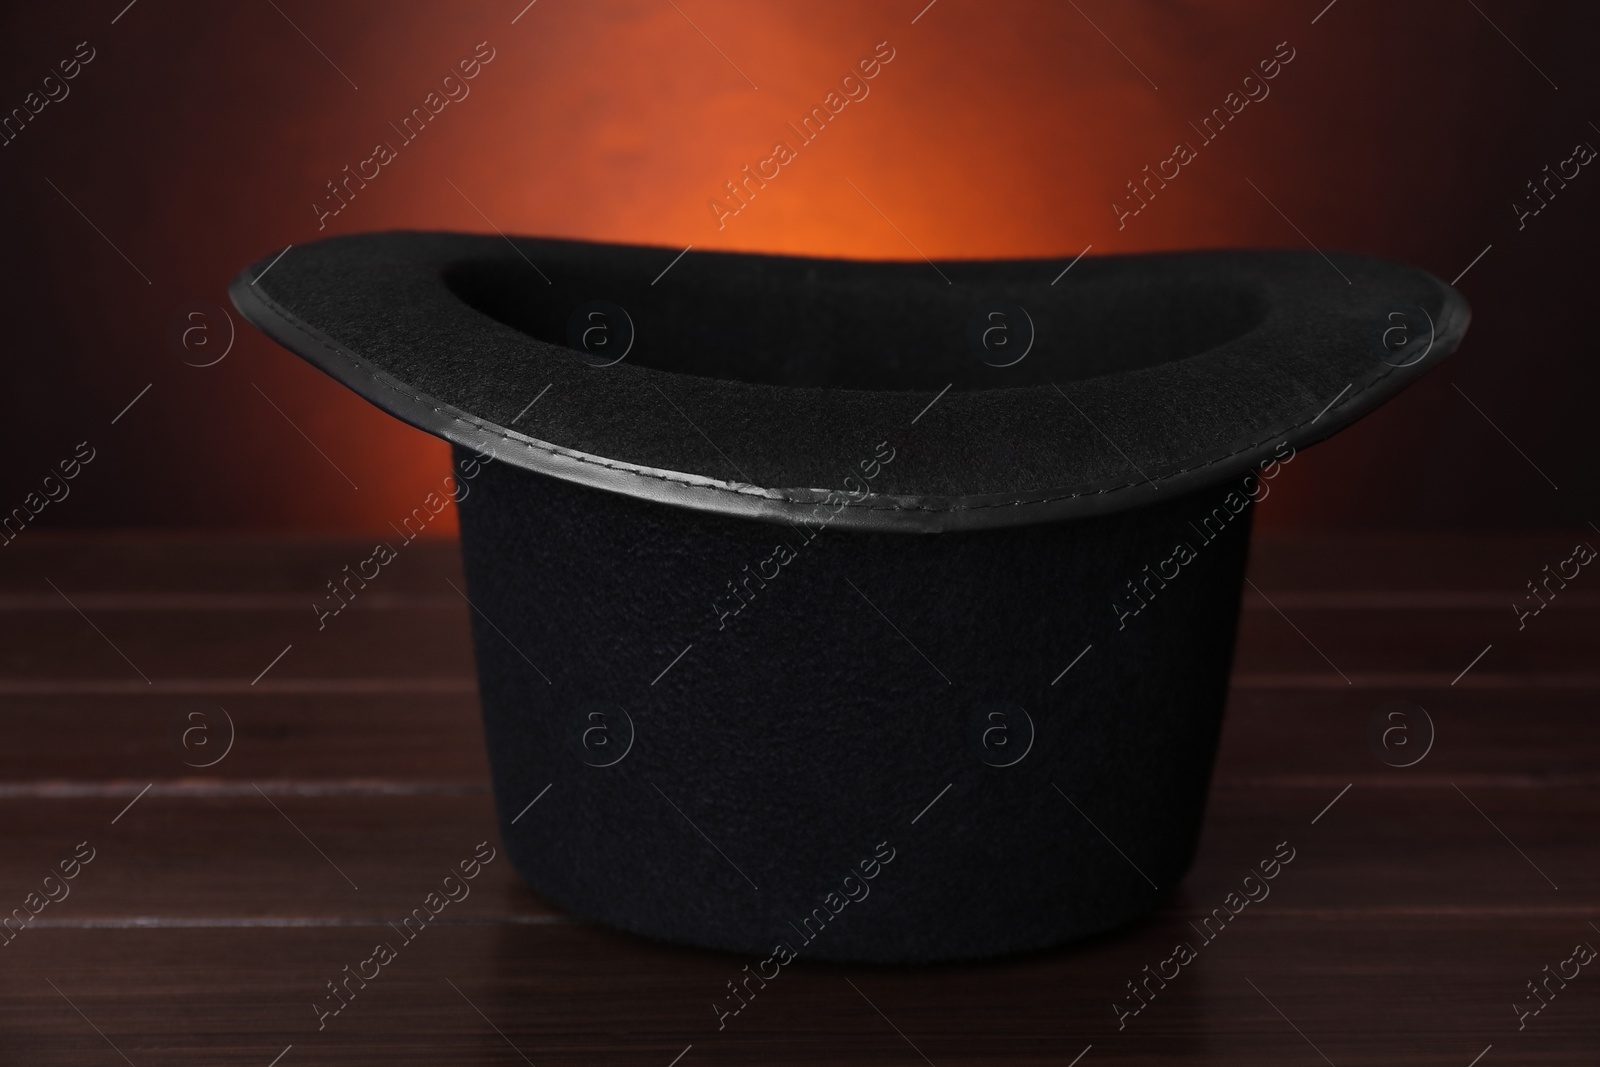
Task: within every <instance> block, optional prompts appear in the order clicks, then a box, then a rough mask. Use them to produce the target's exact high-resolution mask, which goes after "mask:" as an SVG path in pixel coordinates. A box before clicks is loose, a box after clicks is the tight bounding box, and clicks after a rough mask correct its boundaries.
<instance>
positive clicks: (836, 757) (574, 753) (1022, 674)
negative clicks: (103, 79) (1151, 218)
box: [230, 233, 1467, 996]
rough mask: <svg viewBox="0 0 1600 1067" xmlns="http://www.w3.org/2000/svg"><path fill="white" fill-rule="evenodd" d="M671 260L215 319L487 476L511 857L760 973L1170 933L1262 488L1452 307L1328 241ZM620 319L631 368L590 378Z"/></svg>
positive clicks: (265, 278)
mask: <svg viewBox="0 0 1600 1067" xmlns="http://www.w3.org/2000/svg"><path fill="white" fill-rule="evenodd" d="M674 254H675V250H670V249H659V248H639V247H627V246H612V245H597V244H588V243H583V242H570V241H548V240H534V239H515V240H513V239H499V238H493V237H479V236H471V235H463V234H437V233H391V234H371V235H364V236H357V237H342V238H336V239H331V240H327V241H322V242H318V243H316V244H313V245H308V246H302V247H297V248H295V249H292V250H291V251H290V253H288V254H285V255H284V256H283V257H282V258H281V259H280V260H278V261H276V262H275V263H270V267H271V269H270V270H268V269H267V268H268V266H269V261H268V260H263V261H262V262H261V263H258V264H257V265H255V266H254V267H252V268H251V269H249V270H246V271H245V272H244V273H242V274H241V275H240V276H239V277H238V278H237V279H235V281H234V283H233V286H232V288H231V290H230V292H231V294H232V296H233V298H234V302H235V304H236V305H237V306H238V307H239V309H240V310H241V311H242V312H243V313H244V314H245V315H246V316H247V317H248V318H249V319H250V320H251V321H252V322H255V323H256V324H257V325H259V326H261V327H262V329H264V330H265V331H266V332H267V333H269V334H270V335H271V336H273V337H274V338H276V339H278V340H279V341H281V342H282V343H283V344H285V345H286V346H288V347H289V348H291V349H293V350H294V351H295V352H297V353H298V354H300V355H301V356H303V357H305V358H306V359H307V360H309V361H311V362H312V363H314V364H316V365H317V366H319V367H321V368H323V369H324V370H325V371H327V372H328V373H330V374H332V375H333V376H334V377H336V378H338V379H339V380H340V381H343V382H345V383H346V384H348V385H349V386H351V387H352V388H353V389H355V390H356V391H358V392H359V393H360V394H361V395H363V396H365V397H366V398H367V399H369V400H371V401H372V402H373V403H375V404H377V405H379V406H380V407H382V408H384V409H385V410H387V411H390V412H392V413H393V414H395V415H397V416H398V417H400V418H402V419H405V420H407V421H409V422H411V423H412V424H413V425H416V426H419V427H421V428H423V429H426V430H428V431H430V432H432V433H435V434H437V435H439V436H442V437H444V438H446V439H447V440H450V441H452V442H454V443H455V445H456V458H457V462H458V470H459V471H460V472H461V474H462V475H463V476H462V477H460V478H458V479H457V480H456V488H457V490H459V495H458V497H457V499H458V504H459V507H460V511H461V537H462V555H463V561H464V566H465V569H466V575H467V581H468V586H469V590H468V591H469V596H470V598H471V600H472V604H473V608H474V611H473V613H472V626H473V639H474V648H475V653H476V657H477V664H478V675H479V686H480V692H481V696H482V702H483V714H484V723H485V733H486V737H487V741H488V747H489V757H490V763H491V767H492V770H493V773H494V781H495V802H496V808H497V811H498V814H499V819H500V826H501V833H502V836H503V838H504V841H505V844H506V849H507V852H508V854H509V856H510V858H511V860H512V862H513V863H514V864H515V865H516V867H517V869H518V870H519V871H520V872H522V874H523V875H524V877H526V878H527V880H528V881H529V882H530V883H531V884H532V885H533V886H534V887H535V888H536V889H537V890H538V891H539V892H540V893H542V894H543V895H544V896H546V897H547V898H549V899H550V900H552V901H554V902H556V903H558V904H561V905H563V906H565V907H567V908H570V909H571V910H572V911H574V912H576V913H578V914H580V915H584V916H587V917H590V918H592V919H596V920H599V921H602V922H606V923H610V924H612V925H614V926H617V927H619V928H621V929H625V930H631V931H634V932H637V933H640V934H645V935H647V936H651V937H656V938H661V939H665V940H669V941H675V942H681V943H684V944H691V945H700V946H706V947H711V948H720V949H727V950H732V951H736V952H739V953H743V954H746V955H747V956H748V957H749V962H751V963H752V964H760V962H761V961H766V960H771V959H772V958H773V956H774V954H775V953H776V954H778V955H780V956H782V955H783V954H784V950H786V951H787V953H788V954H790V955H792V957H793V958H806V959H834V960H856V961H873V962H883V963H904V962H926V961H933V960H947V959H963V958H975V957H984V956H995V955H1001V954H1006V953H1012V952H1019V951H1026V950H1032V949H1039V948H1044V947H1048V946H1051V945H1056V944H1061V943H1063V942H1067V941H1071V940H1074V939H1078V938H1082V937H1085V936H1088V935H1090V934H1094V933H1097V932H1100V931H1104V930H1108V929H1111V928H1113V927H1116V926H1118V925H1120V924H1122V923H1126V922H1128V921H1130V920H1131V919H1133V918H1134V917H1136V916H1138V915H1140V914H1142V913H1144V912H1146V911H1147V910H1149V909H1150V908H1151V907H1153V906H1154V905H1155V904H1156V903H1157V902H1158V901H1159V900H1160V899H1161V898H1162V897H1163V896H1164V895H1165V894H1166V893H1168V892H1170V891H1171V890H1172V889H1173V887H1174V886H1175V885H1176V884H1177V882H1178V881H1179V879H1180V878H1181V877H1182V875H1183V873H1184V871H1185V870H1186V869H1187V867H1188V864H1189V861H1190V858H1191V856H1192V854H1193V852H1194V848H1195V843H1196V838H1197V835H1198V833H1199V828H1200V823H1201V816H1202V812H1203V807H1204V802H1205V796H1206V787H1207V783H1208V780H1209V776H1210V771H1211V763H1212V758H1213V755H1214V751H1215V746H1216V740H1217V734H1218V729H1219V725H1220V721H1221V715H1222V707H1223V701H1224V697H1225V694H1226V689H1227V677H1228V669H1229V665H1230V660H1231V657H1232V647H1233V637H1234V632H1235V627H1236V623H1237V613H1238V602H1239V587H1240V580H1241V577H1242V574H1243V568H1244V561H1245V551H1246V546H1247V543H1248V536H1249V524H1250V521H1251V499H1252V498H1254V497H1257V496H1258V495H1259V494H1260V493H1262V492H1263V491H1264V490H1263V485H1264V484H1265V482H1266V481H1267V480H1269V479H1270V478H1271V477H1273V476H1274V475H1275V473H1276V470H1277V467H1276V466H1275V464H1276V463H1277V462H1278V461H1282V462H1288V460H1289V458H1290V457H1292V456H1293V454H1294V450H1296V449H1298V448H1301V447H1304V446H1305V445H1306V444H1309V443H1311V442H1314V441H1316V440H1320V439H1321V438H1323V437H1326V436H1327V435H1329V434H1331V433H1333V432H1335V431H1336V430H1337V429H1339V428H1340V427H1342V426H1344V425H1347V424H1348V423H1349V422H1350V421H1351V420H1353V419H1355V418H1357V417H1359V416H1360V415H1361V414H1363V413H1365V412H1366V411H1369V410H1371V409H1372V408H1373V407H1375V406H1376V405H1377V404H1379V403H1381V402H1382V400H1383V399H1384V398H1386V397H1388V396H1390V395H1392V394H1393V393H1394V392H1395V391H1396V390H1398V389H1400V388H1402V387H1403V386H1404V385H1405V384H1406V383H1408V382H1410V381H1412V380H1414V379H1415V378H1416V377H1417V375H1419V374H1421V373H1423V371H1425V370H1426V369H1427V368H1428V367H1430V366H1431V365H1432V364H1433V363H1435V362H1437V361H1438V360H1439V359H1441V358H1443V357H1444V356H1445V355H1446V354H1448V353H1449V352H1450V351H1451V350H1452V349H1453V348H1454V347H1455V345H1456V343H1457V342H1458V341H1459V339H1460V337H1461V335H1462V332H1463V331H1464V330H1465V328H1466V323H1467V310H1466V305H1465V302H1464V301H1463V300H1462V299H1461V297H1460V296H1459V294H1457V293H1456V292H1455V291H1454V290H1452V289H1450V288H1449V287H1448V286H1445V285H1443V284H1442V283H1440V282H1439V281H1438V280H1437V279H1435V278H1433V277H1431V276H1430V275H1428V274H1426V273H1424V272H1422V271H1418V270H1414V269H1412V268H1409V267H1403V266H1398V265H1395V264H1390V263H1384V262H1381V261H1378V260H1373V259H1366V258H1361V257H1355V256H1346V255H1337V256H1331V257H1324V256H1323V255H1322V254H1321V253H1315V252H1306V253H1299V252H1207V253H1186V254H1173V255H1142V256H1121V257H1102V258H1085V259H1083V260H1082V261H1080V262H1078V263H1076V264H1075V265H1073V266H1072V269H1071V270H1070V271H1069V272H1067V273H1065V274H1063V273H1062V269H1063V268H1064V267H1065V266H1066V263H1065V262H1064V261H1003V262H1001V261H996V262H968V263H946V264H944V265H943V266H942V267H939V268H937V269H935V268H933V267H931V266H930V265H929V264H927V263H924V262H920V261H919V262H914V263H865V262H848V261H842V260H820V259H803V258H795V257H781V256H761V255H743V254H725V253H691V254H689V255H687V256H684V257H683V259H682V261H681V262H677V263H673V262H672V258H673V255H674ZM669 266H670V270H668V269H666V268H668V267H669ZM593 301H607V302H609V304H608V305H607V306H608V308H609V309H610V310H609V311H608V312H607V314H608V315H609V316H610V317H609V319H608V320H607V325H608V327H609V328H610V329H611V330H613V331H615V330H616V329H617V327H618V324H619V323H620V322H622V321H624V320H625V321H627V322H628V323H630V324H631V330H632V333H633V339H632V346H631V347H630V348H628V350H627V358H625V359H623V360H621V361H620V362H612V363H611V364H610V365H608V366H594V365H592V363H593V362H594V360H593V359H592V358H586V355H587V356H592V355H593V353H592V352H590V353H585V352H584V351H582V350H581V349H583V348H584V343H583V341H582V339H581V337H580V333H581V330H582V329H583V328H584V324H585V323H586V322H587V321H589V320H588V319H586V318H585V317H584V316H585V315H586V314H587V312H586V310H585V309H587V308H592V307H593V304H592V303H591V302H593ZM619 307H620V308H621V309H622V310H621V311H620V312H619V311H617V310H616V309H617V308H619ZM997 307H1003V308H1004V311H1003V316H1004V319H1005V322H1006V324H1007V328H1008V329H1009V330H1017V329H1018V328H1019V326H1020V325H1021V324H1022V323H1024V322H1026V323H1027V324H1028V326H1027V330H1028V334H1027V335H1023V334H1014V335H1010V336H1014V337H1015V338H1016V340H1017V341H1018V342H1021V341H1025V340H1027V339H1028V337H1029V336H1031V347H1027V354H1026V356H1025V358H1022V359H1020V360H1016V361H1015V362H1012V364H1011V365H1009V366H1004V367H997V366H993V365H991V362H1005V361H1006V360H1005V359H994V360H988V361H986V359H985V358H983V357H986V356H987V357H994V356H996V355H1006V356H1008V355H1009V353H1011V352H1013V351H1016V350H1015V349H1006V350H1005V351H1004V352H1001V353H996V352H994V351H993V350H991V349H986V348H984V347H983V346H982V345H975V344H974V342H973V338H975V337H977V338H981V337H982V336H983V333H982V331H983V330H984V329H985V328H986V324H987V323H989V322H991V321H993V320H992V319H991V318H990V317H989V313H990V311H992V310H993V309H995V308H997ZM575 324H576V325H575ZM610 336H613V337H617V338H618V339H619V341H621V340H626V338H625V337H622V336H621V335H619V334H616V333H613V334H611V335H610ZM608 351H609V352H614V351H615V349H610V350H608ZM535 400H537V403H533V402H534V401H535ZM468 449H471V450H472V452H469V451H467V450H468ZM473 452H476V453H480V454H481V455H482V456H484V457H488V458H487V459H476V458H474V456H473V454H472V453H473ZM753 520H759V521H753ZM943 531H959V532H952V533H947V534H945V535H943V536H921V537H911V536H906V535H907V534H911V533H922V534H935V533H940V532H943ZM852 887H854V888H852ZM780 945H781V946H783V949H780V948H779V946H780ZM766 966H767V967H770V964H768V965H766ZM758 969H762V970H764V969H766V968H765V967H758ZM715 995H717V996H720V995H721V993H720V991H716V992H715Z"/></svg>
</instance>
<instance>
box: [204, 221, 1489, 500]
mask: <svg viewBox="0 0 1600 1067" xmlns="http://www.w3.org/2000/svg"><path fill="white" fill-rule="evenodd" d="M676 254H677V251H676V250H674V249H664V248H651V247H642V246H627V245H612V244H596V243H588V242H577V241H556V240H543V239H531V238H515V239H511V238H501V237H492V236H482V235H474V234H458V233H426V232H395V233H377V234H363V235H357V236H350V237H338V238H332V239H328V240H324V241H320V242H316V243H314V244H309V245H303V246H295V247H294V248H292V249H291V250H290V251H289V252H288V253H286V254H283V255H282V256H281V257H280V258H279V259H276V260H274V259H272V258H271V257H266V258H263V259H262V260H261V261H259V262H257V263H256V264H253V265H252V266H251V267H249V268H247V269H246V270H245V271H243V272H242V273H241V274H240V275H239V276H238V277H237V278H236V279H235V280H234V282H233V284H232V286H231V287H230V290H229V292H230V295H231V297H232V299H233V302H234V305H235V306H236V307H237V308H238V309H239V311H240V313H241V314H243V315H244V316H245V318H247V319H248V320H249V321H251V322H252V323H254V324H255V325H257V326H258V327H260V328H261V329H262V330H264V331H265V332H266V333H267V334H268V335H270V336H271V337H273V338H274V339H275V340H277V341H279V342H280V343H281V344H283V345H284V346H286V347H287V348H289V349H290V350H291V351H293V352H295V353H296V354H298V355H300V356H302V357H303V358H305V359H306V360H308V361H309V362H311V363H312V364H314V365H316V366H318V367H320V368H322V369H323V370H324V371H326V372H327V373H328V374H330V375H332V376H333V377H334V378H336V379H338V380H339V381H341V382H343V383H344V384H345V385H347V386H349V387H350V388H351V389H353V390H355V391H356V392H357V393H358V394H360V395H361V396H363V397H365V398H366V399H367V400H369V401H371V402H372V403H373V404H375V405H377V406H378V407H379V408H382V409H383V410H384V411H387V412H389V413H390V414H392V415H394V416H396V417H397V418H400V419H402V420H404V421H406V422H408V423H410V424H411V425H413V426H416V427H418V428H420V429H422V430H426V431H427V432H429V433H432V434H434V435H436V436H439V437H442V438H444V439H446V440H449V441H452V442H455V443H456V444H459V445H463V446H466V447H468V448H472V449H476V450H477V451H479V452H480V453H486V454H489V455H492V456H494V457H495V458H497V459H500V460H503V461H504V462H506V463H510V464H513V465H515V466H518V467H523V468H527V469H529V470H532V471H536V472H539V473H541V474H545V475H549V476H551V477H555V478H561V479H564V480H567V481H571V482H577V483H581V484H585V485H589V486H593V487H596V488H600V489H604V490H608V491H612V492H617V493H623V494H626V495H628V496H633V497H639V498H643V499H648V500H653V501H657V502H660V503H663V504H669V505H674V506H679V507H687V508H694V509H699V510H703V511H711V512H718V513H723V514H729V515H739V516H745V517H749V518H756V519H765V520H770V521H777V522H794V521H806V520H808V519H810V518H811V517H812V516H814V515H815V513H816V508H817V505H818V504H819V502H823V501H829V502H831V503H830V507H829V509H828V521H829V522H830V523H831V524H833V525H836V526H841V527H847V528H863V529H874V530H886V531H906V532H934V531H941V530H955V529H980V528H994V527H1004V526H1014V525H1022V524H1028V523H1037V522H1046V521H1059V520H1063V519H1070V518H1074V517H1079V516H1086V515H1095V514H1105V513H1108V512H1112V511H1118V510H1122V509H1124V508H1130V507H1137V506H1139V505H1141V504H1144V503H1151V502H1154V500H1155V499H1157V495H1158V494H1161V493H1170V492H1173V491H1175V492H1189V491H1195V490H1200V489H1203V488H1207V487H1209V486H1213V485H1220V484H1221V483H1223V482H1226V481H1229V480H1231V479H1238V478H1240V477H1243V476H1245V475H1247V474H1249V473H1250V472H1251V471H1252V470H1253V469H1254V468H1256V467H1257V466H1258V465H1260V464H1267V463H1270V462H1271V461H1272V460H1273V459H1274V458H1281V457H1282V455H1283V454H1284V451H1283V450H1284V448H1285V446H1287V447H1288V448H1293V449H1300V448H1303V447H1305V446H1307V445H1309V444H1312V443H1315V442H1317V441H1320V440H1322V439H1323V438H1326V437H1328V436H1330V435H1331V434H1333V433H1335V432H1337V431H1338V430H1340V429H1342V428H1343V427H1345V426H1347V425H1349V424H1350V423H1351V422H1353V421H1355V420H1356V419H1358V418H1360V417H1361V416H1363V415H1365V414H1366V413H1368V412H1369V411H1371V410H1373V409H1374V408H1376V407H1377V406H1378V405H1379V404H1381V403H1383V402H1384V401H1385V400H1386V399H1388V398H1389V397H1390V396H1392V395H1394V394H1395V393H1396V392H1398V391H1399V390H1400V389H1402V388H1404V387H1405V386H1406V385H1407V384H1409V383H1410V382H1411V381H1413V380H1415V379H1416V378H1417V377H1418V376H1419V375H1421V374H1422V373H1424V372H1425V371H1426V370H1427V369H1429V368H1430V367H1431V366H1432V365H1433V364H1434V363H1436V362H1438V361H1439V360H1440V359H1442V358H1444V357H1445V356H1446V355H1448V354H1449V353H1450V352H1451V351H1453V350H1454V349H1455V347H1456V345H1457V344H1458V343H1459V341H1460V339H1461V336H1462V334H1463V333H1464V332H1465V330H1466V327H1467V323H1468V318H1469V314H1468V309H1467V304H1466V301H1465V300H1464V299H1463V298H1462V296H1461V295H1460V294H1459V293H1457V292H1456V291H1455V290H1454V289H1452V288H1450V287H1449V286H1447V285H1445V284H1444V283H1443V282H1441V281H1439V280H1438V279H1437V278H1435V277H1433V276H1432V275H1430V274H1428V273H1427V272H1425V271H1422V270H1418V269H1416V268H1412V267H1407V266H1403V265H1399V264H1394V263H1389V262H1386V261H1382V260H1377V259H1372V258H1368V257H1361V256H1353V255H1345V254H1331V255H1326V256H1325V255H1323V254H1322V253H1320V252H1287V251H1216V252H1187V253H1171V254H1156V255H1126V256H1102V257H1085V258H1083V259H1082V260H1081V261H1078V262H1071V261H1069V260H1066V259H1063V260H1004V261H997V260H983V261H955V262H943V263H940V264H938V265H932V264H929V263H926V262H922V261H910V262H900V261H895V262H868V261H854V260H838V259H813V258H804V257H792V256H769V255H755V254H742V253H722V252H700V251H692V252H690V253H688V254H687V255H685V256H683V258H682V260H681V261H674V260H673V256H674V255H676ZM1069 262H1071V267H1070V270H1066V271H1065V272H1064V273H1063V268H1066V267H1067V266H1068V264H1069ZM669 266H670V269H668V270H665V272H664V273H663V271H664V268H668V267H669ZM269 267H270V270H269V269H268V268H269ZM652 279H654V280H652ZM600 300H603V301H607V302H609V305H608V306H610V307H612V308H617V307H620V308H622V309H624V310H625V318H626V319H627V320H628V323H627V333H628V336H627V337H626V338H624V337H623V336H622V333H621V332H620V331H621V330H622V325H621V324H620V323H619V324H614V325H616V328H617V329H618V330H619V333H618V335H617V337H616V340H617V342H618V343H620V342H621V341H622V340H624V339H626V340H628V341H630V343H631V345H632V348H631V351H630V352H629V353H628V356H627V358H625V359H622V360H621V361H620V362H616V363H614V364H611V365H608V366H596V365H594V363H595V360H594V359H593V357H592V356H588V358H586V353H585V352H583V351H580V350H579V349H578V348H576V347H569V344H568V342H567V338H568V336H569V327H570V326H571V324H572V321H573V315H574V313H575V312H581V310H582V309H583V308H584V307H586V306H591V304H590V302H593V301H600ZM997 307H998V308H1006V309H1012V310H1013V311H1014V310H1016V309H1021V311H1022V314H1021V315H1014V316H1013V318H1014V319H1015V321H1012V322H1009V323H1007V321H1006V319H1005V316H1004V315H1003V314H1002V318H1001V319H1000V320H998V321H999V322H1000V323H1002V324H1003V325H1005V327H1006V328H1007V329H1010V330H1012V331H1014V333H1013V334H1012V336H1011V337H1010V339H1009V340H1010V343H1012V344H1014V345H1020V344H1022V342H1023V341H1024V340H1026V341H1027V343H1028V345H1029V348H1028V349H1027V350H1026V355H1025V357H1024V358H1022V359H1020V360H1019V361H1017V362H1015V363H1013V364H1012V365H1010V366H1005V367H998V366H992V365H991V364H990V362H988V361H986V359H985V358H984V357H985V356H986V355H987V353H986V352H985V351H983V350H981V349H980V348H978V347H974V344H973V343H972V338H973V337H974V336H975V334H974V329H975V327H974V322H975V321H978V320H980V319H982V318H983V317H984V316H986V315H992V314H994V312H992V311H985V309H986V308H997ZM1024 320H1026V321H1025V325H1024ZM880 446H882V447H880ZM883 447H887V448H889V449H892V450H893V453H892V454H893V455H894V456H895V458H894V460H893V462H891V463H882V462H881V460H882V458H883V456H884V455H885V453H884V451H883Z"/></svg>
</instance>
